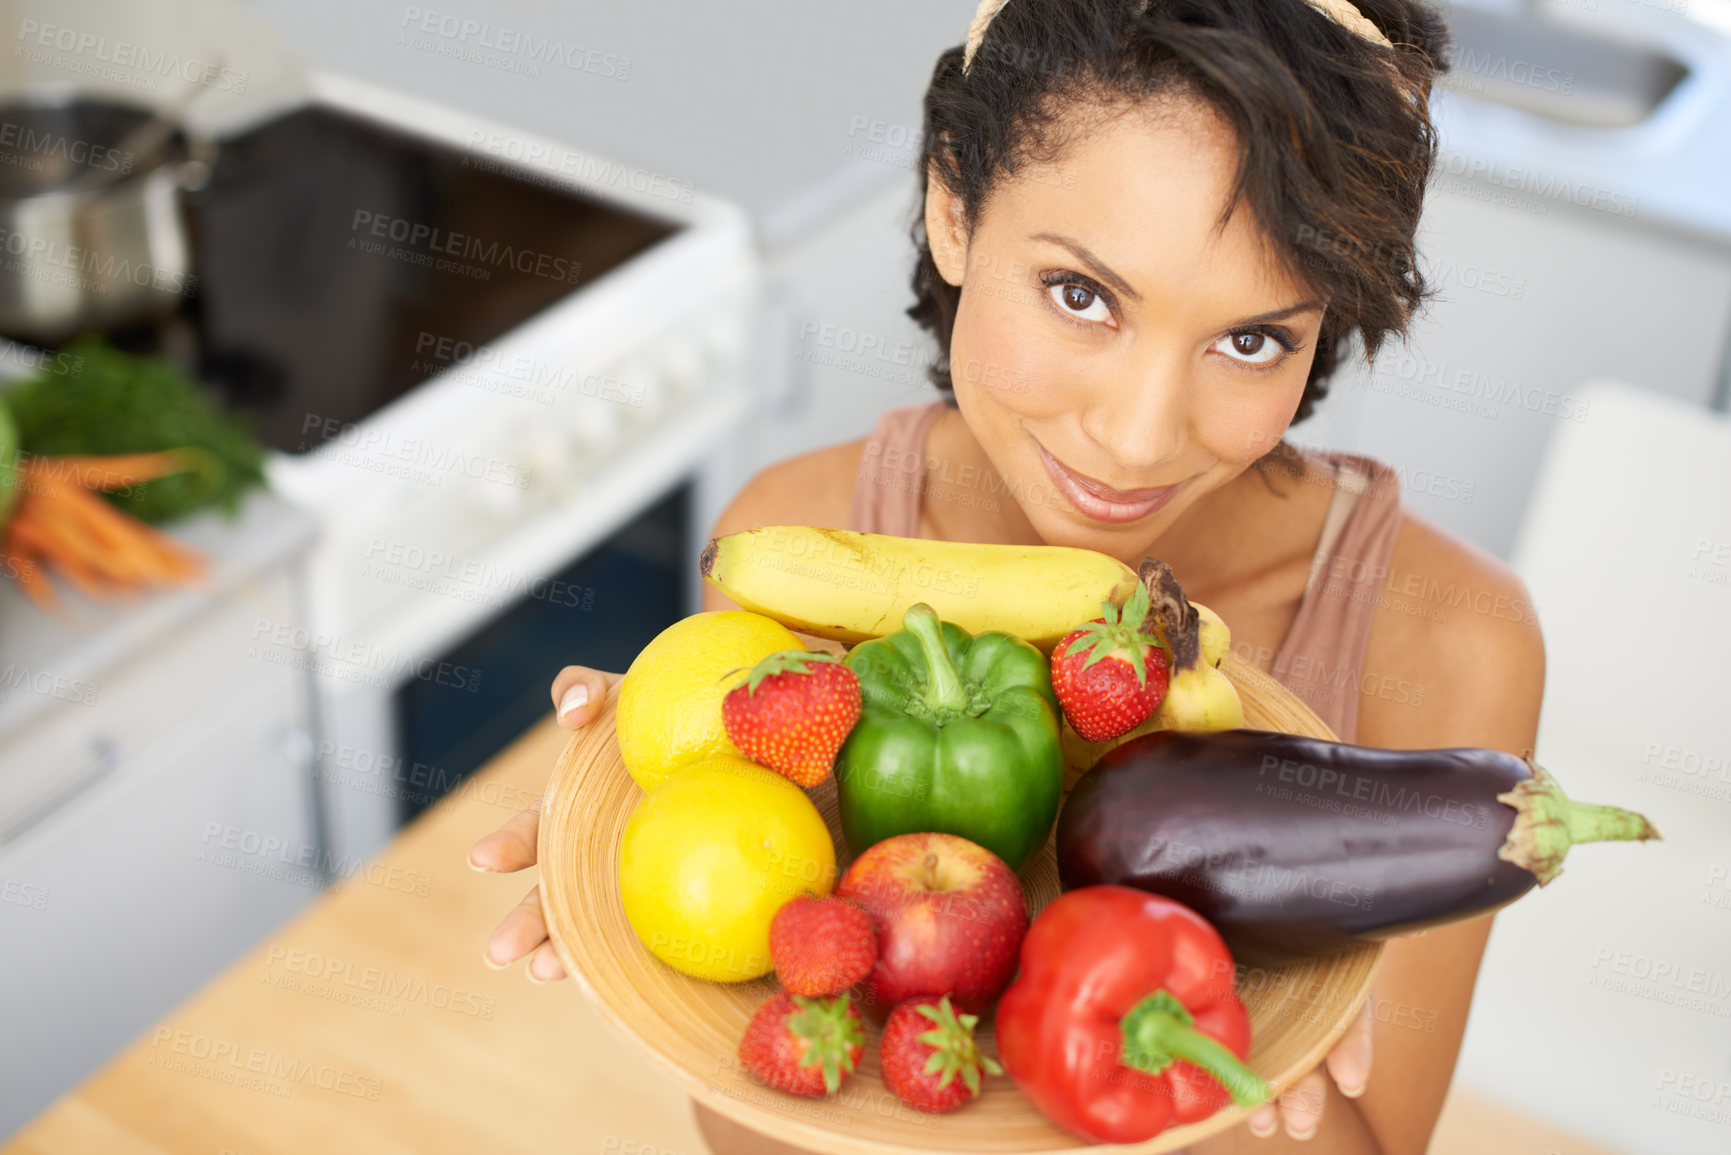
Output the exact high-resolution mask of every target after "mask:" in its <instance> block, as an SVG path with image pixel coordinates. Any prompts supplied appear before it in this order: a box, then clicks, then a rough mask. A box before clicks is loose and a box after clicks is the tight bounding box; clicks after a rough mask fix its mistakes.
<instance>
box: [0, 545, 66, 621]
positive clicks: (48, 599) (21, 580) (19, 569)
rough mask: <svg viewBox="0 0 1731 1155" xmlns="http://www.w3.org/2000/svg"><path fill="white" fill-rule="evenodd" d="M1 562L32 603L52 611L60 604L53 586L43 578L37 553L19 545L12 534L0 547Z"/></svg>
mask: <svg viewBox="0 0 1731 1155" xmlns="http://www.w3.org/2000/svg"><path fill="white" fill-rule="evenodd" d="M0 560H4V562H5V564H6V569H7V571H8V572H10V573H11V574H12V577H13V578H14V579H15V580H16V581H17V582H18V585H19V586H20V587H21V588H22V589H23V590H24V592H25V593H26V594H28V595H29V596H30V600H31V601H33V602H35V603H36V604H37V605H39V606H41V607H42V608H43V609H45V610H50V611H52V610H53V609H54V607H55V606H56V605H58V604H59V599H58V598H57V597H55V596H54V587H53V585H51V584H50V583H49V581H48V579H47V578H46V577H44V576H42V567H41V565H40V563H39V562H38V561H37V558H36V555H35V553H33V552H32V551H30V550H28V549H26V548H24V547H23V546H22V545H19V544H18V543H17V542H16V541H14V540H13V538H12V535H11V534H7V535H6V542H5V545H4V546H0Z"/></svg>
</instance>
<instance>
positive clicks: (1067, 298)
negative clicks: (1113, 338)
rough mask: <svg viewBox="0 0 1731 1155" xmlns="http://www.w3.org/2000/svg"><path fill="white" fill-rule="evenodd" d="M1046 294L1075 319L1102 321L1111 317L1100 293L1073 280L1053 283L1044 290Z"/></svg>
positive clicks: (1109, 310)
mask: <svg viewBox="0 0 1731 1155" xmlns="http://www.w3.org/2000/svg"><path fill="white" fill-rule="evenodd" d="M1046 295H1047V296H1049V297H1051V298H1052V303H1053V304H1055V305H1057V306H1058V307H1059V308H1060V309H1062V310H1064V312H1066V313H1068V314H1070V316H1072V317H1075V318H1076V319H1077V320H1080V321H1095V322H1100V323H1104V322H1106V321H1108V320H1110V319H1111V317H1112V310H1111V309H1109V308H1107V307H1106V301H1105V299H1104V298H1102V297H1101V296H1100V294H1098V293H1096V292H1095V291H1094V290H1093V289H1090V288H1089V287H1088V286H1086V285H1079V284H1077V283H1076V282H1075V281H1064V282H1062V283H1060V284H1056V285H1053V286H1051V287H1050V288H1048V289H1047V290H1046Z"/></svg>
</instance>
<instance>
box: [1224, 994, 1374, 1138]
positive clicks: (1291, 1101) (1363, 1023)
mask: <svg viewBox="0 0 1731 1155" xmlns="http://www.w3.org/2000/svg"><path fill="white" fill-rule="evenodd" d="M1372 1025H1373V1024H1372V1020H1371V1015H1370V999H1368V998H1367V999H1365V1000H1364V1003H1363V1004H1362V1005H1361V1006H1360V1007H1359V1008H1358V1017H1357V1018H1355V1019H1353V1021H1352V1026H1350V1027H1348V1028H1347V1029H1346V1034H1344V1035H1342V1036H1341V1037H1340V1041H1339V1042H1338V1043H1336V1044H1334V1049H1333V1050H1331V1051H1329V1052H1328V1057H1327V1058H1325V1059H1324V1060H1323V1067H1327V1068H1328V1075H1326V1076H1325V1075H1324V1074H1323V1073H1322V1067H1318V1068H1316V1069H1315V1070H1313V1071H1311V1072H1310V1074H1308V1075H1306V1076H1304V1078H1302V1079H1300V1080H1298V1082H1296V1083H1294V1084H1293V1085H1292V1086H1291V1087H1289V1088H1288V1089H1287V1090H1286V1092H1285V1093H1284V1094H1282V1095H1281V1096H1280V1099H1279V1101H1278V1105H1277V1104H1275V1103H1264V1104H1263V1105H1262V1106H1260V1107H1258V1108H1257V1109H1256V1110H1255V1111H1252V1112H1251V1114H1250V1133H1251V1134H1252V1135H1255V1136H1256V1137H1257V1138H1259V1139H1266V1138H1268V1137H1269V1136H1271V1135H1273V1134H1274V1133H1275V1132H1276V1131H1278V1130H1280V1128H1281V1125H1282V1124H1284V1125H1285V1127H1286V1133H1287V1134H1288V1135H1290V1136H1292V1137H1293V1138H1294V1139H1300V1140H1302V1139H1308V1138H1310V1137H1311V1136H1312V1135H1315V1134H1316V1129H1317V1128H1318V1127H1320V1126H1322V1108H1323V1104H1325V1103H1326V1102H1328V1079H1329V1078H1330V1077H1332V1078H1333V1079H1334V1085H1335V1086H1336V1087H1338V1088H1340V1093H1341V1094H1342V1095H1345V1096H1346V1097H1347V1098H1349V1099H1356V1098H1358V1097H1359V1096H1360V1095H1362V1094H1364V1085H1365V1084H1366V1083H1367V1082H1369V1081H1370V1030H1371V1026H1372Z"/></svg>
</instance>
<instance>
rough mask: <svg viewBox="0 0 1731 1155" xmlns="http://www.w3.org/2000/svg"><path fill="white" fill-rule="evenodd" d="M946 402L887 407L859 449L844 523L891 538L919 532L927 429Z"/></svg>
mask: <svg viewBox="0 0 1731 1155" xmlns="http://www.w3.org/2000/svg"><path fill="white" fill-rule="evenodd" d="M947 408H950V404H949V402H947V401H942V400H939V401H933V402H930V403H928V404H923V405H904V406H901V407H900V408H897V409H889V410H886V411H885V412H884V413H883V415H882V416H880V417H879V418H878V422H877V425H876V426H875V427H874V428H873V429H872V431H871V435H870V436H869V437H867V438H866V443H865V449H864V451H863V452H862V453H861V454H860V463H859V472H858V473H857V474H855V477H854V490H853V517H852V520H851V523H850V525H849V527H848V528H850V529H854V530H858V531H859V532H860V533H887V534H891V535H893V536H895V537H919V536H920V499H921V497H922V496H923V495H924V493H925V481H926V434H927V432H929V431H930V430H931V427H932V422H934V421H936V420H937V419H938V416H939V414H941V413H943V411H944V410H945V409H947Z"/></svg>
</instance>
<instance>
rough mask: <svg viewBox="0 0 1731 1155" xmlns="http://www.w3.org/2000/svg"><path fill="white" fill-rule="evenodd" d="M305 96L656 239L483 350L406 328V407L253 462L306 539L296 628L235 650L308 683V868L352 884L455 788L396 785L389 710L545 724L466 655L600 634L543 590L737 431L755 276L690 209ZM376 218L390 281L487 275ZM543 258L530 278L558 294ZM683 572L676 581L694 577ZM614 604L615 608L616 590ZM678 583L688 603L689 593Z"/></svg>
mask: <svg viewBox="0 0 1731 1155" xmlns="http://www.w3.org/2000/svg"><path fill="white" fill-rule="evenodd" d="M312 93H313V98H314V103H315V104H316V105H319V106H322V107H326V108H329V109H333V110H338V111H340V112H342V113H343V114H345V115H347V116H352V117H358V118H362V119H364V120H365V121H367V122H369V123H371V124H376V125H378V126H381V127H384V128H387V129H390V130H392V131H394V132H398V133H401V134H407V135H410V136H413V137H415V138H419V139H424V140H426V141H429V142H432V143H436V144H438V145H442V146H448V147H449V148H450V149H454V150H460V151H461V152H462V153H463V154H464V158H465V159H464V161H463V163H464V164H465V165H468V166H471V167H474V168H476V169H478V170H480V171H483V172H487V173H490V174H495V175H496V174H501V173H502V174H507V175H515V176H517V177H519V178H521V179H524V180H527V181H529V182H532V183H534V184H536V185H538V186H541V187H543V188H545V189H549V190H554V191H560V190H567V189H568V190H569V191H570V192H572V193H573V194H581V195H583V196H585V197H588V198H596V199H599V200H601V201H603V202H605V203H606V204H608V205H610V206H614V207H617V208H618V209H620V210H622V211H624V212H626V213H630V214H634V215H637V216H640V217H641V218H644V219H647V220H650V221H654V222H659V223H660V224H661V225H663V226H664V231H665V235H664V236H661V237H660V238H659V239H657V240H655V242H654V243H652V244H649V245H648V246H647V247H645V248H642V250H641V251H639V252H637V253H635V255H633V256H631V257H630V258H629V259H627V260H624V261H622V262H621V263H619V264H617V266H616V267H611V268H608V269H607V270H606V271H605V272H603V273H602V274H601V275H600V276H598V277H596V278H595V279H593V280H592V281H589V282H588V283H586V284H584V285H582V286H581V287H580V288H578V289H576V290H575V291H574V292H571V293H570V294H569V295H567V296H565V297H563V298H562V299H559V300H557V301H556V302H554V303H553V304H551V305H549V306H547V307H545V308H544V309H543V310H542V311H540V312H539V313H538V314H536V315H534V316H532V317H530V318H529V319H528V320H526V321H524V322H522V323H520V324H517V325H516V326H515V327H513V328H510V329H509V330H508V331H506V332H504V333H503V334H502V335H499V336H497V337H496V338H493V339H490V340H487V341H485V342H481V343H473V342H466V341H463V340H460V339H455V338H453V337H452V336H451V335H450V334H449V333H447V332H445V331H443V330H441V329H440V328H439V326H437V325H427V326H424V327H423V328H422V329H421V330H419V331H417V332H416V333H415V334H414V335H413V340H412V345H413V350H414V354H415V355H416V356H417V357H418V358H420V362H419V364H418V369H420V370H421V371H428V370H430V373H429V375H428V377H427V379H426V380H425V381H424V382H423V383H421V384H418V385H416V386H415V387H413V388H410V389H408V390H407V391H405V392H403V393H402V394H401V395H400V396H398V397H396V398H395V399H394V400H391V401H390V402H389V403H388V404H385V405H384V406H383V407H381V408H378V409H376V410H374V411H371V412H368V413H366V414H365V415H364V416H361V417H358V418H356V419H354V420H345V419H339V418H338V417H336V416H331V415H327V414H324V413H321V412H319V411H317V410H316V409H308V408H307V406H306V405H304V404H303V405H301V406H300V407H299V408H300V409H302V410H305V412H303V413H301V415H300V418H299V420H300V421H301V423H302V426H303V431H304V433H305V435H306V436H307V437H308V438H309V439H315V440H317V439H322V443H319V444H316V445H315V446H313V447H311V448H309V449H307V450H306V451H305V452H300V453H293V452H279V453H276V454H274V455H273V457H272V459H271V461H270V464H269V470H268V472H269V479H270V482H271V484H272V486H273V487H274V488H276V489H277V490H278V491H279V492H280V493H281V494H283V495H284V496H285V497H287V498H289V499H290V500H291V501H293V502H295V503H297V504H299V505H302V506H304V507H306V508H308V509H311V510H313V511H314V512H315V513H316V514H317V515H318V516H319V518H320V519H321V521H322V522H323V530H322V533H321V535H320V538H319V541H318V543H317V545H316V546H315V548H314V551H313V554H312V557H311V561H310V566H309V586H308V588H309V595H308V605H307V607H306V625H305V626H304V627H297V625H296V624H295V623H292V622H271V621H269V620H267V619H263V618H261V619H260V620H259V621H258V622H257V623H255V626H254V638H253V639H252V640H253V642H254V643H255V644H256V645H258V646H259V647H260V650H261V656H262V655H267V654H268V655H269V656H267V657H265V660H270V661H283V662H287V663H290V664H296V665H301V666H304V667H308V668H310V669H311V670H312V671H313V673H314V681H315V683H316V685H317V688H318V694H317V702H318V713H319V717H318V719H317V725H316V730H317V734H316V737H315V740H314V743H313V745H312V747H311V748H310V749H309V751H308V754H309V756H310V757H311V758H312V759H313V760H314V761H315V767H314V770H315V774H316V777H317V779H318V780H319V782H320V786H321V790H322V797H323V800H324V806H325V824H326V828H327V829H326V835H327V839H328V844H329V847H330V850H331V852H332V854H333V856H334V858H335V859H336V860H337V861H352V860H353V859H354V858H356V857H359V856H364V855H367V854H370V853H371V852H372V851H374V850H375V849H376V848H378V847H379V846H380V845H381V844H382V843H383V842H384V841H385V840H386V839H387V838H388V837H389V835H390V833H391V832H392V830H394V829H395V827H396V826H397V824H398V822H399V821H400V820H401V818H402V817H403V816H404V814H405V813H412V812H414V811H416V810H418V809H420V808H422V805H421V804H424V803H425V801H426V789H427V787H428V785H429V783H428V781H427V779H428V778H429V777H430V778H431V779H432V780H433V782H432V786H433V787H435V788H439V787H448V786H449V785H450V782H449V781H448V778H449V777H451V776H453V775H451V774H450V773H449V772H448V771H447V769H446V768H443V767H441V766H438V765H417V764H416V759H415V757H414V755H413V751H412V746H413V743H412V742H411V741H408V740H407V739H406V735H405V721H404V717H403V703H404V699H405V696H406V695H408V696H419V697H420V698H421V699H422V700H421V701H420V704H419V706H418V709H420V710H421V712H422V714H423V715H426V714H427V713H429V712H430V713H431V714H432V715H433V722H434V723H435V724H436V723H438V722H439V720H440V717H441V716H442V715H449V714H450V713H452V712H453V710H456V711H459V712H460V711H461V710H462V709H465V708H471V707H472V706H473V705H474V704H475V703H478V702H481V701H483V700H484V699H483V698H482V697H478V696H476V695H484V694H486V693H493V692H497V691H498V689H499V679H500V678H501V677H507V678H514V679H517V681H518V683H519V684H518V685H517V686H516V687H515V688H514V689H513V690H512V692H511V694H510V695H507V697H508V698H509V701H510V703H511V704H512V708H514V709H517V710H519V711H521V710H522V709H524V706H523V701H524V695H525V694H528V693H530V692H531V691H532V690H533V689H534V687H536V686H538V687H539V691H540V695H541V707H542V708H545V707H546V706H547V702H546V683H547V682H548V681H549V680H550V677H551V672H552V671H551V670H550V669H545V668H538V669H530V670H522V669H514V668H506V669H502V668H500V664H499V663H497V662H494V663H492V668H487V666H486V665H485V664H482V665H479V666H478V665H476V664H475V663H474V662H473V661H471V660H466V659H465V658H464V657H463V656H462V653H461V647H462V646H463V645H464V642H465V639H469V638H472V637H474V636H475V635H476V634H477V632H480V631H485V630H486V629H487V628H489V623H490V622H493V621H496V620H498V619H499V618H500V617H501V615H504V614H507V613H509V612H510V609H511V607H512V606H514V605H536V603H540V604H539V606H537V608H545V607H546V606H549V605H556V606H558V607H559V608H561V609H562V610H568V611H570V613H572V614H583V615H587V616H586V617H585V618H584V621H585V622H587V623H588V624H589V625H591V626H594V627H596V628H598V629H599V628H604V627H605V626H606V625H607V624H608V623H609V622H610V621H611V620H612V619H613V618H614V617H616V616H617V615H618V614H619V613H621V612H623V611H625V610H627V609H629V608H630V607H631V602H630V598H631V596H632V595H630V594H629V593H628V592H627V593H626V594H624V595H623V596H622V595H621V594H620V593H619V592H618V591H617V590H615V591H614V592H613V593H611V594H609V595H608V596H609V598H610V602H609V604H600V605H590V604H585V599H592V598H593V597H594V594H595V588H594V586H593V584H589V585H584V584H581V583H578V582H563V583H561V582H560V581H559V580H558V578H557V576H556V575H558V574H559V573H560V572H561V571H562V570H564V569H566V568H567V567H568V566H569V565H570V564H571V563H572V562H573V560H574V559H581V558H582V557H583V556H584V555H585V554H586V553H588V552H589V551H591V550H593V549H595V548H596V547H597V546H598V545H600V544H601V543H603V542H605V541H606V540H607V539H609V537H610V535H615V534H616V533H617V532H618V531H620V530H621V529H622V528H629V527H630V525H631V524H632V523H633V520H634V519H636V518H639V517H640V516H642V515H643V514H644V512H645V511H646V510H647V509H649V508H650V507H651V506H653V505H655V503H657V502H658V501H663V500H664V499H665V498H666V496H667V495H668V494H669V492H670V491H672V490H673V489H674V488H675V487H678V486H679V485H680V484H681V483H682V481H685V480H688V479H690V478H692V477H693V476H694V474H695V472H696V471H697V469H698V467H699V465H700V464H701V462H702V460H703V459H704V458H705V457H706V456H707V455H708V454H709V453H710V452H712V451H713V450H714V449H715V448H716V447H717V446H718V445H720V444H721V443H722V442H723V441H724V440H725V439H727V438H729V437H730V435H732V434H734V433H735V431H736V430H737V429H738V428H739V426H740V424H741V423H742V421H743V419H744V417H745V415H746V414H747V413H748V411H749V410H750V406H751V400H752V395H753V394H752V390H751V370H750V363H751V360H752V357H753V354H754V351H755V348H756V341H755V339H754V338H755V337H756V336H757V326H758V325H759V323H760V321H759V318H760V283H761V270H760V265H759V260H758V257H757V254H756V250H755V246H754V243H753V239H752V235H751V231H750V226H749V223H748V220H747V218H746V216H745V214H744V213H743V212H742V211H741V210H739V209H738V208H736V207H734V206H732V205H730V204H727V203H725V202H722V201H719V200H715V199H713V198H711V197H709V196H706V195H704V194H702V193H700V192H697V191H695V190H693V189H691V188H690V187H689V186H681V185H680V184H679V183H678V182H669V181H667V180H665V179H664V178H660V177H659V176H657V175H656V174H652V173H642V172H640V171H639V170H633V169H630V168H629V167H626V166H622V165H619V164H617V163H615V162H611V161H608V160H606V159H604V158H599V157H594V156H591V155H589V154H586V153H582V152H580V151H578V150H574V149H571V148H568V147H566V146H564V145H562V144H560V143H558V142H554V141H549V140H545V139H540V138H535V137H533V136H530V135H528V134H524V133H520V132H517V131H515V130H512V129H509V128H507V127H505V126H501V125H497V124H493V123H490V122H488V121H485V120H483V119H480V118H477V117H474V116H470V115H468V114H466V113H462V112H457V111H453V110H451V109H447V108H441V107H436V106H432V105H429V104H426V103H423V102H420V101H418V100H412V99H409V98H407V97H403V96H401V95H397V94H394V93H389V92H385V91H381V90H379V89H376V88H372V87H370V86H366V85H363V84H360V83H357V82H354V81H350V80H346V79H338V78H332V77H314V78H313V81H312ZM366 211H368V210H363V209H357V219H359V214H360V213H362V212H366ZM377 215H378V214H371V216H372V218H373V219H365V220H361V221H360V224H359V226H357V228H356V229H355V232H356V233H357V234H358V238H357V239H358V240H359V242H360V243H363V244H364V243H378V244H387V245H391V246H392V247H393V248H397V249H399V252H398V253H397V255H396V258H395V259H397V260H399V261H403V260H424V259H425V257H426V256H427V255H428V254H431V253H438V252H441V251H442V252H443V253H445V254H448V255H450V257H451V259H453V260H455V261H458V262H463V261H467V262H468V263H469V264H470V265H472V266H474V267H476V268H477V269H480V270H485V269H486V267H487V260H488V259H489V258H488V255H487V254H486V253H485V251H484V250H483V249H482V248H481V247H480V246H476V245H470V244H467V243H466V242H464V241H459V240H452V239H451V236H450V235H447V236H446V238H445V239H444V240H443V241H442V242H441V241H440V240H439V239H438V238H437V236H436V235H435V237H434V239H433V240H432V241H431V243H426V242H425V238H424V237H422V238H420V240H421V242H422V243H420V245H419V247H416V241H417V238H416V237H415V235H414V234H415V229H416V227H417V225H418V222H416V221H415V220H413V214H410V213H404V214H403V216H402V219H403V220H404V221H407V222H408V223H407V224H406V225H401V226H399V225H398V224H397V220H396V219H395V218H393V219H392V220H391V222H390V223H389V224H387V225H386V226H385V228H384V230H383V236H382V237H378V236H376V234H377V232H378V229H379V226H378V221H377V219H376V218H377ZM426 231H427V230H426V229H423V230H422V232H423V233H425V232H426ZM432 231H433V232H434V233H435V234H436V232H437V230H436V229H435V230H432ZM482 231H483V233H484V232H485V230H484V229H483V230H482ZM398 234H400V236H399V235H398ZM484 239H485V237H483V240H484ZM549 257H550V255H549V254H547V253H539V254H535V255H534V257H533V259H534V260H535V261H538V262H539V263H540V264H541V265H542V266H543V267H544V268H545V269H546V270H547V271H549V272H555V273H556V272H557V271H558V270H557V268H556V266H553V265H552V264H551V263H550V260H549ZM381 259H383V260H387V261H388V260H390V259H392V257H391V255H390V254H389V253H384V254H381ZM438 259H443V258H442V257H441V258H438ZM493 259H496V258H493ZM530 259H531V258H530V257H529V256H527V255H525V256H521V257H520V258H518V260H519V261H520V262H528V261H530ZM551 259H555V260H556V259H558V256H557V254H556V253H555V254H551ZM368 267H370V266H368ZM501 291H504V290H501ZM702 528H703V527H698V529H697V530H696V532H701V530H702ZM691 532H693V531H691V530H690V529H689V526H688V527H687V530H686V534H687V536H689V534H690V533H691ZM674 548H675V549H676V550H680V551H683V550H685V548H686V547H685V546H683V545H678V544H676V545H675V547H674ZM692 556H693V558H694V557H695V553H694V552H693V555H692ZM684 572H685V573H686V574H688V575H695V572H696V571H695V561H692V563H691V564H690V565H689V566H686V567H685V569H684ZM620 580H622V581H624V582H625V587H624V588H626V589H627V590H628V589H629V585H630V582H631V581H632V580H634V579H632V578H631V577H629V575H627V576H626V577H625V578H623V579H620ZM686 581H687V583H688V585H687V588H686V591H685V595H684V597H685V599H686V600H687V601H689V599H690V598H691V596H692V592H693V591H694V590H695V588H696V578H695V576H690V577H689V578H687V579H686ZM645 596H647V595H645ZM523 628H527V629H529V630H532V631H533V630H538V629H539V627H536V626H535V625H533V623H530V624H529V625H527V626H526V627H523ZM566 660H569V661H583V660H585V656H584V655H581V654H573V655H571V656H570V657H569V658H567V659H566ZM428 694H431V695H432V698H431V699H428V697H427V696H428ZM465 695H468V696H465ZM441 701H442V702H443V703H445V704H444V705H441V704H440V702H441ZM498 708H500V709H503V708H505V706H504V705H500V706H499V707H498ZM471 761H472V760H471ZM460 772H461V771H459V772H458V773H460ZM440 779H447V780H445V781H443V782H441V781H440ZM411 793H413V794H414V797H413V799H411V798H410V795H411ZM411 800H412V801H413V802H415V803H416V804H415V805H407V806H406V805H405V802H407V801H411Z"/></svg>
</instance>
